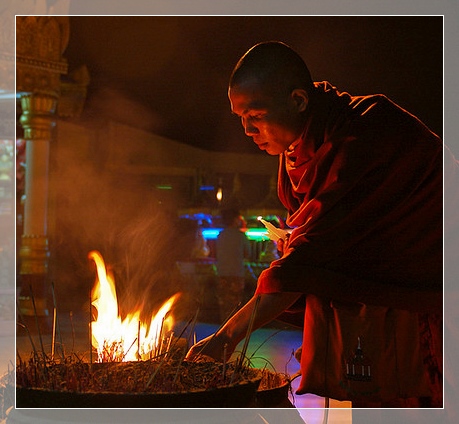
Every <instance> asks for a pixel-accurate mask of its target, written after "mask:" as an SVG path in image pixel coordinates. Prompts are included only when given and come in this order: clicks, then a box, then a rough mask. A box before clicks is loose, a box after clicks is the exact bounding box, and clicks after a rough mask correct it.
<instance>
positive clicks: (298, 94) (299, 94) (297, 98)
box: [290, 88, 309, 112]
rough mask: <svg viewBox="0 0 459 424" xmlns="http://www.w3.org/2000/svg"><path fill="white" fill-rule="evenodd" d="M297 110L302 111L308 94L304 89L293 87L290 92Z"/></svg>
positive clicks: (305, 105)
mask: <svg viewBox="0 0 459 424" xmlns="http://www.w3.org/2000/svg"><path fill="white" fill-rule="evenodd" d="M290 96H291V98H292V100H293V101H294V103H295V106H296V108H297V111H298V112H304V111H305V110H306V107H307V106H308V103H309V96H308V93H307V91H306V90H304V89H302V88H295V89H294V90H293V91H292V93H291V94H290Z"/></svg>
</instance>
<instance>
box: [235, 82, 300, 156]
mask: <svg viewBox="0 0 459 424" xmlns="http://www.w3.org/2000/svg"><path fill="white" fill-rule="evenodd" d="M294 91H295V90H294ZM296 94H298V93H296ZM296 94H294V92H286V91H285V90H284V91H282V90H276V87H274V88H273V87H268V88H266V87H264V86H263V85H262V84H260V83H259V81H257V80H256V79H249V80H246V81H244V82H242V83H240V84H238V85H236V86H232V87H230V89H229V90H228V97H229V100H230V103H231V111H232V113H233V114H235V115H237V116H239V117H240V119H241V123H242V126H243V127H244V130H245V133H246V135H247V136H249V137H252V139H253V141H254V142H255V144H256V145H257V146H258V147H259V148H260V149H261V150H265V151H266V152H267V153H269V154H270V155H279V154H281V153H282V152H283V151H285V150H286V149H287V148H288V147H289V146H290V145H291V144H292V143H293V142H295V141H296V140H297V139H298V137H299V136H300V135H301V132H302V129H303V123H304V114H303V113H302V112H303V111H304V109H305V108H306V104H307V95H306V94H305V93H304V96H305V98H301V99H299V98H298V96H297V95H296Z"/></svg>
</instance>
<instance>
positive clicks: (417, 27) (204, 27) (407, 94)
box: [64, 16, 443, 154]
mask: <svg viewBox="0 0 459 424" xmlns="http://www.w3.org/2000/svg"><path fill="white" fill-rule="evenodd" d="M267 40H279V41H283V42H285V43H287V44H289V45H290V46H291V47H293V48H294V49H295V50H296V51H297V52H298V53H299V54H300V55H301V56H302V57H303V58H304V59H305V61H306V62H307V64H308V66H309V68H310V71H311V74H312V77H313V79H314V80H315V81H323V80H327V81H329V82H331V83H332V84H333V85H335V86H337V87H338V88H339V89H340V90H342V91H347V92H349V93H351V94H353V95H366V94H375V93H382V94H385V95H387V96H388V97H389V98H391V99H392V100H394V101H395V102H396V103H398V104H399V105H400V106H402V107H404V108H405V109H407V110H409V111H410V112H412V113H413V114H415V115H416V116H418V117H419V118H420V119H421V120H423V121H424V122H425V123H426V124H427V125H428V126H429V127H430V128H431V129H432V130H433V131H434V132H436V133H437V134H439V135H440V136H442V128H443V17H442V16H71V17H70V40H69V45H68V47H67V49H66V52H65V53H64V56H65V57H66V58H67V60H68V63H69V73H70V74H71V73H72V71H73V70H75V69H77V68H78V67H79V66H81V65H86V66H87V67H88V70H89V74H90V78H91V83H90V86H89V94H88V98H87V104H86V108H85V112H84V116H83V118H84V119H94V118H95V117H101V116H106V117H110V119H114V120H118V121H121V122H123V123H126V124H129V125H132V126H135V127H139V128H142V129H145V130H148V131H151V132H154V133H156V134H159V135H161V136H165V137H167V138H171V139H174V140H177V141H180V142H183V143H188V144H191V145H194V146H197V147H201V148H204V149H208V150H218V151H231V152H241V153H257V152H259V150H258V148H257V147H256V146H255V145H254V144H253V143H252V142H251V140H250V139H249V138H247V137H245V136H244V133H243V131H242V127H241V125H240V123H239V122H238V120H237V118H236V117H234V116H232V115H231V113H230V109H229V103H228V99H227V83H228V78H229V75H230V73H231V71H232V69H233V67H234V65H235V64H236V62H237V60H238V59H239V58H240V56H241V55H242V54H243V53H245V51H247V50H248V49H249V48H250V47H252V46H253V45H254V44H256V43H258V42H261V41H267ZM260 153H261V154H265V153H262V152H260Z"/></svg>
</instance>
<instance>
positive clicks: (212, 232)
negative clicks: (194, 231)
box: [202, 228, 269, 241]
mask: <svg viewBox="0 0 459 424" xmlns="http://www.w3.org/2000/svg"><path fill="white" fill-rule="evenodd" d="M221 230H222V229H221V228H204V229H203V230H202V235H203V236H204V238H205V239H206V240H215V239H216V238H217V237H218V235H219V234H220V231H221ZM267 234H268V231H267V230H266V229H265V228H248V229H247V230H246V232H245V235H246V236H247V238H248V239H249V240H255V241H263V240H269V238H268V235H267Z"/></svg>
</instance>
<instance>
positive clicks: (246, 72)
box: [229, 41, 313, 93]
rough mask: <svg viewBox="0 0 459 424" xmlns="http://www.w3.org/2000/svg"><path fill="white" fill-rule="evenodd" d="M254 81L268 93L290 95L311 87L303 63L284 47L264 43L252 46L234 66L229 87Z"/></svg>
mask: <svg viewBox="0 0 459 424" xmlns="http://www.w3.org/2000/svg"><path fill="white" fill-rule="evenodd" d="M253 79H256V80H257V81H258V82H259V83H260V84H261V85H262V86H264V87H265V88H266V89H268V90H276V91H277V92H279V91H280V92H283V93H286V92H290V91H291V90H293V89H295V88H301V89H304V90H306V91H307V92H308V93H309V92H310V90H311V89H312V87H313V82H312V78H311V74H310V72H309V69H308V67H307V66H306V64H305V63H304V61H303V59H302V58H301V57H300V56H299V55H298V54H297V53H296V52H295V51H293V50H292V49H291V48H290V47H289V46H287V45H286V44H284V43H282V42H279V41H268V42H263V43H259V44H256V45H255V46H254V47H252V48H251V49H250V50H249V51H247V53H245V54H244V56H242V58H241V59H240V60H239V62H238V63H237V64H236V66H235V68H234V70H233V72H232V74H231V77H230V82H229V86H230V87H235V86H239V85H242V84H244V83H245V82H247V81H248V80H253Z"/></svg>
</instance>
